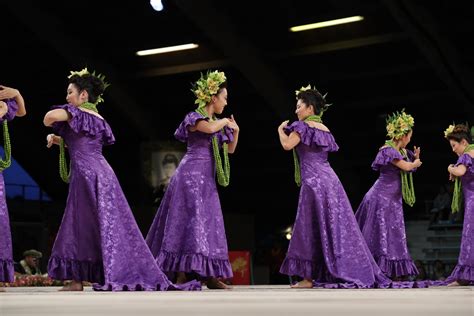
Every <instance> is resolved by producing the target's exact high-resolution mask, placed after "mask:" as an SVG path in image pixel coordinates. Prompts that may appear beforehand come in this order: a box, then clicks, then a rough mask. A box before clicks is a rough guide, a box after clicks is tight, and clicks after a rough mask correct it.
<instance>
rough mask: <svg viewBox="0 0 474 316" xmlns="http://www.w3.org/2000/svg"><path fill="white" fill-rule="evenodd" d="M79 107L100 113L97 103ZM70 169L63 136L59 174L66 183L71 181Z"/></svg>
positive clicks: (60, 147)
mask: <svg viewBox="0 0 474 316" xmlns="http://www.w3.org/2000/svg"><path fill="white" fill-rule="evenodd" d="M79 107H80V108H83V109H86V110H91V111H93V112H95V113H99V111H98V110H97V103H90V102H84V103H82V104H81V105H80V106H79ZM70 169H71V168H69V171H68V167H67V163H66V146H65V144H64V139H63V138H62V137H61V140H60V141H59V176H60V177H61V179H62V180H63V181H64V182H66V183H69V179H70V177H71V170H70Z"/></svg>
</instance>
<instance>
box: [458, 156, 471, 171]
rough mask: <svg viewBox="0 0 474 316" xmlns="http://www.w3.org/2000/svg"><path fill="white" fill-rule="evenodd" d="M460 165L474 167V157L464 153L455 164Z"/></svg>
mask: <svg viewBox="0 0 474 316" xmlns="http://www.w3.org/2000/svg"><path fill="white" fill-rule="evenodd" d="M459 165H465V166H466V168H468V169H469V168H471V167H472V157H471V156H469V154H462V155H461V156H460V157H459V158H458V161H457V162H456V164H455V166H456V167H457V166H459Z"/></svg>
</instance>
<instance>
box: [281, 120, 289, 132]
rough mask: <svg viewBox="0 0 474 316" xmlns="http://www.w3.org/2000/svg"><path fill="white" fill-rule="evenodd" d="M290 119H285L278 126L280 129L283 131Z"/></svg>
mask: <svg viewBox="0 0 474 316" xmlns="http://www.w3.org/2000/svg"><path fill="white" fill-rule="evenodd" d="M288 122H289V120H286V121H283V122H282V123H281V124H280V126H278V130H279V131H283V129H284V128H285V127H286V126H287V125H288Z"/></svg>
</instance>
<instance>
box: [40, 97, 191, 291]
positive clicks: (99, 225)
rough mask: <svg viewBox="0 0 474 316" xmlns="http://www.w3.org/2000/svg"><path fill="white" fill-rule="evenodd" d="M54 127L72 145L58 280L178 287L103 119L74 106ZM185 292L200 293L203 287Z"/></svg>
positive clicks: (56, 260)
mask: <svg viewBox="0 0 474 316" xmlns="http://www.w3.org/2000/svg"><path fill="white" fill-rule="evenodd" d="M58 108H61V109H64V110H66V111H67V112H68V113H69V114H70V117H71V118H70V120H69V121H67V122H56V123H54V125H53V128H54V130H55V132H56V133H57V134H59V135H60V136H61V137H62V138H63V139H64V141H65V143H66V144H67V146H68V147H67V148H68V151H69V156H70V158H71V177H70V184H69V194H68V198H67V205H66V210H65V212H64V216H63V220H62V223H61V227H60V228H59V232H58V235H57V237H56V241H55V243H54V246H53V250H52V253H51V257H50V259H49V263H48V273H49V276H50V277H52V278H53V279H59V280H75V281H89V282H93V283H95V284H94V289H96V290H112V291H121V290H131V291H133V290H170V289H178V287H177V286H175V285H173V284H172V283H171V282H170V281H169V280H168V279H167V278H166V276H165V275H164V273H163V272H162V271H161V270H160V269H159V268H158V265H157V264H156V263H155V260H154V258H153V256H152V254H151V252H150V250H149V249H148V247H147V245H146V243H145V240H144V239H143V236H142V234H141V232H140V230H139V229H138V226H137V224H136V222H135V219H134V217H133V215H132V211H131V209H130V207H129V205H128V202H127V200H126V199H125V196H124V194H123V192H122V189H121V187H120V184H119V182H118V180H117V178H116V176H115V173H114V171H113V170H112V168H111V167H110V165H109V164H108V163H107V161H106V160H105V158H104V156H103V155H102V146H103V145H110V144H113V143H114V141H115V139H114V135H113V134H112V130H111V129H110V126H109V124H107V122H106V121H104V120H103V119H101V118H99V117H97V116H95V115H93V114H90V113H87V112H84V111H81V110H80V109H78V108H77V107H75V106H73V105H69V104H68V105H63V106H59V107H58ZM179 289H189V290H191V289H200V285H199V284H197V283H189V284H186V285H183V286H180V287H179Z"/></svg>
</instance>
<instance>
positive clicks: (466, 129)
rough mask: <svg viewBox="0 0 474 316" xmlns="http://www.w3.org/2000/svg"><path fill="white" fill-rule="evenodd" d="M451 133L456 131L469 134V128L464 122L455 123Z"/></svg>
mask: <svg viewBox="0 0 474 316" xmlns="http://www.w3.org/2000/svg"><path fill="white" fill-rule="evenodd" d="M452 133H453V134H454V133H458V134H462V133H466V134H471V130H470V129H469V127H468V126H467V125H465V124H457V125H456V126H454V129H453V132H452Z"/></svg>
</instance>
